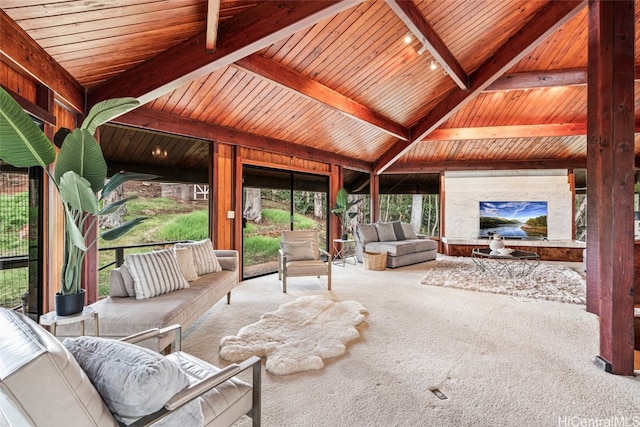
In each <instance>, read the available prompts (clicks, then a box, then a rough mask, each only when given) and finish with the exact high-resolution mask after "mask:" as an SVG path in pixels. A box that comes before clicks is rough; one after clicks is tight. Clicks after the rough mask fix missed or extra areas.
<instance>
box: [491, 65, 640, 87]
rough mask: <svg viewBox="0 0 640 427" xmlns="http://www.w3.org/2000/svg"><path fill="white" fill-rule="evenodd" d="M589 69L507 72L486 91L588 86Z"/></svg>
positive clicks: (638, 70) (639, 68) (639, 76)
mask: <svg viewBox="0 0 640 427" xmlns="http://www.w3.org/2000/svg"><path fill="white" fill-rule="evenodd" d="M634 68H635V72H634V79H635V80H636V81H637V80H640V65H638V64H636V65H635V67H634ZM586 84H587V69H586V68H569V69H566V70H550V71H537V72H531V73H514V74H505V75H504V76H502V77H500V78H498V79H497V80H496V81H495V82H493V83H492V84H490V85H489V86H488V87H487V88H486V89H485V90H484V92H496V91H501V90H518V89H520V90H522V89H539V88H543V87H554V86H586Z"/></svg>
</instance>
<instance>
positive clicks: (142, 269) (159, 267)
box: [125, 249, 189, 299]
mask: <svg viewBox="0 0 640 427" xmlns="http://www.w3.org/2000/svg"><path fill="white" fill-rule="evenodd" d="M125 264H126V265H127V268H128V269H129V272H130V273H131V276H132V277H133V284H134V287H135V289H136V299H146V298H152V297H155V296H157V295H162V294H166V293H168V292H173V291H177V290H178V289H183V288H188V287H189V283H188V282H187V281H186V280H185V278H184V276H183V275H182V272H181V271H180V267H179V266H178V261H177V259H176V256H175V254H174V253H173V250H172V249H163V250H159V251H154V252H148V253H141V254H129V255H127V257H126V259H125Z"/></svg>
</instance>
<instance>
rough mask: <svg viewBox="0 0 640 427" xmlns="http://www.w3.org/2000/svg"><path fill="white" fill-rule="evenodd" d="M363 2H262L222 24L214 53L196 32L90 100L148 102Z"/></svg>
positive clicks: (100, 88)
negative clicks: (110, 99) (115, 98)
mask: <svg viewBox="0 0 640 427" xmlns="http://www.w3.org/2000/svg"><path fill="white" fill-rule="evenodd" d="M362 1H363V0H343V1H265V2H260V3H259V4H258V5H257V6H255V7H252V8H250V9H247V10H246V11H245V12H242V13H239V14H237V15H235V16H234V17H233V18H231V19H228V20H226V21H223V22H221V23H220V26H219V28H218V41H217V46H218V48H217V50H216V51H215V52H214V53H207V52H206V51H205V48H204V46H205V33H204V32H203V33H200V34H198V35H196V36H194V37H192V38H191V39H189V40H186V41H185V42H183V43H180V44H179V45H177V46H174V47H172V48H170V49H168V50H166V51H165V52H163V53H160V54H158V55H156V56H154V57H153V58H150V59H149V60H147V61H145V62H143V63H141V64H139V65H137V66H135V67H133V68H131V69H129V70H127V71H125V72H123V73H120V74H118V75H117V76H116V77H114V78H112V79H110V80H107V81H106V82H104V83H102V84H100V85H98V86H96V87H95V88H94V89H92V90H91V91H89V96H88V103H89V105H90V106H91V105H94V104H95V103H97V102H99V101H102V100H104V99H109V98H113V97H116V96H119V97H121V96H132V97H134V98H137V99H138V100H139V101H140V102H141V103H142V104H146V103H147V102H149V101H152V100H154V99H156V98H158V97H159V96H161V95H164V94H165V93H167V92H170V91H172V90H174V89H176V88H178V87H180V86H181V85H183V84H185V83H188V82H190V81H192V80H194V79H197V78H199V77H202V76H205V75H207V74H210V73H212V72H213V71H215V70H217V69H220V68H222V67H224V66H227V65H229V64H231V63H233V62H235V61H237V60H239V59H241V58H244V57H245V56H248V55H251V54H252V53H254V52H256V51H258V50H260V49H262V48H264V47H267V46H270V45H271V44H273V43H275V42H276V41H278V40H281V39H283V38H285V37H288V36H290V35H291V34H294V33H296V32H297V31H300V30H302V29H304V28H307V27H309V26H312V25H313V24H315V23H317V22H319V21H321V20H323V19H326V18H329V17H331V16H334V15H336V14H337V13H340V12H342V11H344V10H346V9H348V8H351V7H353V6H355V5H357V4H359V3H361V2H362ZM266 17H268V19H265V18H266Z"/></svg>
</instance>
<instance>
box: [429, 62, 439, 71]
mask: <svg viewBox="0 0 640 427" xmlns="http://www.w3.org/2000/svg"><path fill="white" fill-rule="evenodd" d="M429 68H431V69H432V70H435V69H436V68H438V64H436V61H434V60H431V65H430V66H429Z"/></svg>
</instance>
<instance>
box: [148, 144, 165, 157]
mask: <svg viewBox="0 0 640 427" xmlns="http://www.w3.org/2000/svg"><path fill="white" fill-rule="evenodd" d="M151 155H152V156H153V158H154V159H166V158H167V156H168V155H169V153H168V152H167V150H163V149H162V148H161V147H160V146H159V145H156V146H155V147H153V150H151Z"/></svg>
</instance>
